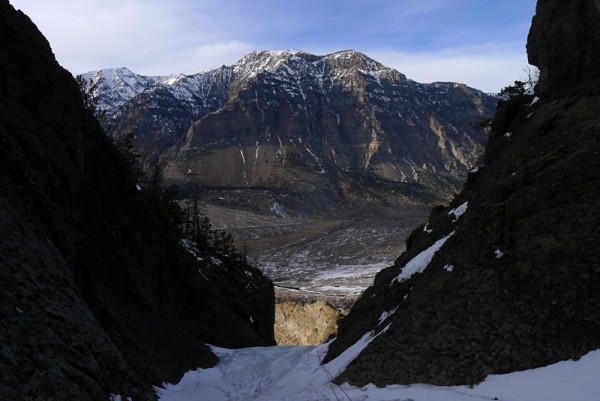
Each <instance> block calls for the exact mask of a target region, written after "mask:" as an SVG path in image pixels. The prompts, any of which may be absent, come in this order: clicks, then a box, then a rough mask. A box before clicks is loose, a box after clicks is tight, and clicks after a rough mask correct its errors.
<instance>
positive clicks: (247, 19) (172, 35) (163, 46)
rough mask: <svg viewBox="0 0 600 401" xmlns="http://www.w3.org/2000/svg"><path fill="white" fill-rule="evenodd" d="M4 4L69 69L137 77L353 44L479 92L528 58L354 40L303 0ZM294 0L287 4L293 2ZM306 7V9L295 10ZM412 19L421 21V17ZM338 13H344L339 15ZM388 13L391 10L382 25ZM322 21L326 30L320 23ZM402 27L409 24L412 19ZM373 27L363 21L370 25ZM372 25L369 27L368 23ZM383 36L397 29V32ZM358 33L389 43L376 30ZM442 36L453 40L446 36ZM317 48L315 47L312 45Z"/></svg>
mask: <svg viewBox="0 0 600 401" xmlns="http://www.w3.org/2000/svg"><path fill="white" fill-rule="evenodd" d="M315 1H316V0H315ZM465 1H466V0H452V1H450V0H432V1H431V2H422V1H420V0H407V1H406V2H403V3H402V5H396V4H390V3H389V2H385V7H389V10H388V8H385V7H384V5H383V3H384V1H383V0H377V4H379V5H380V6H381V7H383V8H382V10H384V9H385V10H388V11H389V12H390V13H392V14H393V12H395V11H394V10H396V11H397V10H401V11H402V14H403V15H406V14H409V15H411V16H417V15H421V17H422V16H423V15H431V16H433V15H436V16H439V15H445V14H443V12H440V10H441V9H443V8H445V7H449V6H450V5H451V6H453V7H454V6H456V5H457V2H458V3H465ZM11 2H12V4H13V5H14V6H15V7H16V8H22V9H23V11H24V12H25V13H26V14H27V15H29V16H30V17H31V19H32V20H33V21H34V22H35V23H36V24H37V25H38V27H39V28H40V30H41V31H42V33H43V34H44V35H45V36H46V37H47V39H48V41H49V42H50V44H51V46H52V48H53V50H54V52H55V54H56V57H57V59H58V61H59V62H60V63H61V64H62V65H63V66H64V67H65V68H67V69H69V70H70V71H71V72H73V73H83V72H87V71H90V70H94V69H98V68H104V67H128V68H130V69H131V70H133V71H135V72H137V73H140V74H145V75H163V74H170V73H187V74H192V73H197V72H200V71H206V70H209V69H212V68H217V67H219V66H221V65H223V64H225V65H230V64H232V63H234V62H235V61H237V60H238V59H239V58H241V57H242V56H243V55H245V54H246V53H248V52H250V51H251V50H254V49H256V48H260V49H265V47H268V46H275V47H277V48H291V47H296V48H298V49H299V50H304V51H308V52H313V53H316V54H326V53H330V52H333V51H337V50H343V49H345V48H354V49H355V50H359V51H363V52H364V53H366V54H367V55H368V56H370V57H372V58H374V59H375V60H377V61H380V62H381V63H383V64H385V65H387V66H389V67H393V68H396V69H397V70H399V71H400V72H402V73H404V74H406V75H407V76H408V77H409V78H411V79H414V80H415V81H418V82H432V81H456V82H462V83H466V84H467V85H469V86H473V87H475V88H478V89H482V90H484V91H486V92H495V91H498V90H499V89H500V88H501V87H503V86H506V85H508V84H510V83H511V82H513V81H514V80H515V79H518V78H520V77H523V75H524V73H523V71H522V69H523V67H524V66H525V65H526V64H527V61H526V57H525V49H524V45H523V44H519V43H517V44H514V43H513V44H504V45H498V44H489V45H485V46H483V45H481V46H478V47H476V48H466V49H465V48H455V49H446V50H441V51H430V52H428V53H423V52H418V51H419V50H413V49H415V48H416V49H419V48H420V49H423V48H425V47H415V46H416V45H415V44H410V48H406V47H405V45H406V44H404V45H401V46H403V48H406V51H399V50H398V48H392V49H382V48H375V47H373V46H374V45H373V42H368V43H367V42H365V43H363V39H365V38H366V36H368V35H366V36H364V35H363V36H361V35H359V36H358V37H354V36H349V37H345V36H344V32H347V31H346V30H345V29H346V28H345V27H346V25H344V27H341V26H337V25H335V23H336V21H337V20H335V19H333V20H330V19H325V20H320V19H319V18H320V17H319V18H316V19H315V18H313V17H317V16H316V15H313V13H314V10H313V11H310V10H309V11H306V9H305V7H302V6H300V5H298V4H296V3H290V4H291V5H290V4H287V3H286V4H283V3H280V2H275V1H274V0H260V1H259V0H256V2H254V3H251V2H245V1H240V0H228V1H227V2H223V1H216V0H127V1H123V0H78V1H76V2H74V1H71V0H53V1H47V0H11ZM357 3H358V4H360V5H361V6H362V7H363V8H358V9H357V10H359V11H360V10H363V11H364V3H362V2H357ZM293 4H296V5H295V6H294V7H292V5H293ZM319 4H320V3H319ZM323 4H324V7H325V5H327V6H328V7H330V8H331V7H333V3H327V2H325V3H323ZM349 4H350V5H351V4H352V2H350V3H349ZM377 9H379V8H377ZM357 10H354V11H347V13H348V15H346V17H348V18H350V19H351V20H352V18H355V17H356V18H358V16H356V15H355V13H356V12H358V11H357ZM366 10H367V11H368V10H370V8H367V9H366ZM305 12H306V13H308V14H307V15H304V14H303V13H305ZM345 12H346V11H345ZM382 12H383V11H382ZM342 14H343V13H342ZM344 15H345V14H344ZM311 16H312V17H311ZM371 17H373V16H371ZM375 17H377V18H375V20H376V21H377V23H379V26H382V28H381V29H382V35H383V33H384V32H386V30H385V29H384V27H383V25H385V24H384V21H381V18H380V17H381V16H380V15H379V14H377V15H375ZM373 18H374V17H373ZM415 20H418V21H421V22H422V21H427V20H428V18H425V19H424V20H423V19H419V18H416V19H415ZM311 21H312V25H311ZM342 21H345V20H344V19H343V18H342ZM394 21H395V19H394V18H392V19H389V20H387V23H388V24H389V23H391V22H394ZM337 22H338V23H339V21H337ZM346 22H347V21H346ZM368 22H369V21H366V23H368ZM315 23H316V24H318V26H315V25H314V24H315ZM371 23H373V21H371ZM331 24H333V25H331ZM396 25H399V26H401V27H402V26H404V25H407V22H406V21H405V23H400V22H398V23H395V22H394V26H396ZM323 26H326V28H327V29H320V28H323ZM367 26H369V27H370V26H371V25H368V24H367ZM319 27H320V28H319ZM407 27H412V28H411V29H414V28H415V27H414V26H413V25H411V24H408V25H407ZM373 29H374V28H369V31H370V30H373ZM288 31H290V32H288ZM296 31H297V32H296ZM374 32H375V33H377V30H376V29H375V30H374ZM388 33H389V32H388ZM286 35H291V36H286ZM391 35H392V37H403V34H400V33H398V32H393V33H392V34H391ZM446 35H447V36H448V34H446ZM450 36H451V35H450ZM418 39H419V40H420V42H419V43H420V45H419V46H421V45H423V43H424V41H425V37H419V36H418ZM365 40H374V43H379V44H381V43H389V41H387V40H385V39H383V38H379V37H378V36H377V35H375V36H374V37H373V38H371V39H365ZM448 40H449V42H451V43H456V40H454V39H453V38H452V40H450V39H448ZM397 45H399V44H397ZM319 46H322V47H321V48H320V49H319V48H315V47H319ZM336 46H337V47H336ZM423 46H424V45H423ZM457 46H460V44H458V45H457ZM515 49H516V50H515Z"/></svg>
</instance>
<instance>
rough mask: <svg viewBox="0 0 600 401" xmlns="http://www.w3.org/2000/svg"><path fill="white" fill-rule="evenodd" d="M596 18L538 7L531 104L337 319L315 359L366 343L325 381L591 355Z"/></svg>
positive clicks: (482, 370)
mask: <svg viewBox="0 0 600 401" xmlns="http://www.w3.org/2000/svg"><path fill="white" fill-rule="evenodd" d="M598 18H599V13H598V9H597V2H595V1H592V0H586V1H578V2H568V3H566V2H561V1H558V0H540V1H539V2H538V7H537V15H536V17H535V21H534V24H533V28H532V31H531V34H530V37H529V43H528V49H529V54H530V59H531V60H532V61H533V62H535V63H537V64H538V66H539V67H540V68H541V71H542V74H541V81H540V83H539V85H538V86H537V87H536V93H537V94H538V95H539V96H540V97H541V99H539V98H537V97H536V98H534V96H517V97H514V98H512V99H511V100H509V101H508V102H506V103H504V104H503V105H501V106H500V107H499V111H498V113H497V115H496V117H495V119H494V122H493V126H492V133H491V137H490V142H489V143H488V146H487V150H486V157H485V162H484V164H482V165H481V166H479V167H478V168H477V169H475V170H474V171H472V172H471V174H469V177H468V181H467V183H466V185H465V187H464V189H463V191H462V192H461V193H460V194H459V195H458V196H457V197H456V198H455V199H454V201H453V202H452V203H451V204H450V206H448V207H446V208H443V207H438V208H435V209H434V210H433V211H432V214H431V216H430V218H429V222H428V224H427V225H425V226H423V227H420V228H418V229H417V230H416V231H414V232H413V234H412V235H411V236H410V237H409V239H408V241H407V249H408V250H407V252H405V253H404V254H403V255H402V256H401V257H400V258H399V259H398V260H397V262H396V264H395V266H392V267H390V268H388V269H385V270H383V271H382V272H380V273H379V274H378V276H377V278H376V280H375V284H374V285H373V286H372V287H370V288H369V289H368V290H367V291H365V293H364V295H363V296H362V297H361V299H360V300H359V301H358V302H357V304H356V305H355V306H354V307H353V308H352V310H351V312H350V314H349V316H348V317H346V318H345V319H344V320H343V322H342V324H341V327H340V330H339V337H338V339H337V340H336V341H335V342H334V343H333V344H332V346H331V347H330V351H329V354H328V355H327V358H326V359H327V360H329V359H332V358H333V357H335V356H336V355H339V354H340V353H341V352H342V351H343V350H344V349H346V348H347V347H348V346H350V345H352V344H353V343H354V342H356V341H357V340H358V339H359V338H361V337H362V336H363V335H364V334H365V333H368V332H369V331H372V334H373V335H375V334H377V333H379V336H378V337H376V338H375V339H374V340H373V341H372V342H371V343H370V344H369V345H368V346H367V348H366V349H365V350H364V351H363V352H362V353H361V354H360V355H359V356H358V357H357V359H355V360H354V361H353V362H352V363H351V364H350V365H349V366H348V368H347V369H346V371H345V372H344V373H342V375H341V376H340V377H338V379H337V380H338V381H340V382H343V381H350V382H351V383H353V384H357V385H363V384H367V383H370V382H372V383H375V384H377V385H385V384H390V383H418V382H427V383H434V384H440V385H453V384H471V383H477V382H479V381H481V380H482V379H483V378H484V377H485V376H486V375H488V374H491V373H504V372H510V371H517V370H524V369H529V368H534V367H539V366H543V365H547V364H551V363H553V362H556V361H559V360H565V359H577V358H579V357H580V356H582V355H583V354H585V353H587V352H588V351H590V350H593V349H597V348H599V347H600V323H599V322H600V311H599V310H598V308H597V307H596V305H598V303H599V302H600V291H599V289H600V275H599V273H600V252H599V249H600V228H599V224H598V216H599V215H600V205H599V204H598V202H597V199H598V198H599V196H600V179H599V175H598V173H597V172H598V171H600V170H599V169H600V157H599V156H600V118H599V117H598V116H599V115H600V114H599V112H600V106H599V105H600V90H599V87H598V86H597V85H596V79H597V73H598V69H597V67H596V66H595V64H594V63H592V60H598V57H600V47H598V46H597V42H596V41H597V36H596V34H594V33H593V32H596V29H597V27H598V26H599V25H598ZM583 33H585V35H584V34H583ZM567 54H568V55H569V56H568V57H567V56H566V55H567ZM588 61H589V62H588ZM555 62H556V63H558V64H555ZM567 72H568V74H567Z"/></svg>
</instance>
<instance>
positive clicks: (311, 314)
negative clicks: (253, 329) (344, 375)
mask: <svg viewBox="0 0 600 401" xmlns="http://www.w3.org/2000/svg"><path fill="white" fill-rule="evenodd" d="M341 315H342V312H341V311H340V310H338V309H335V308H334V307H332V306H331V305H329V304H328V303H327V302H325V301H317V302H314V303H312V304H307V305H302V304H299V303H296V302H283V303H279V304H277V305H275V341H277V345H320V344H323V343H325V342H327V341H329V339H330V338H331V337H332V336H333V335H335V333H336V332H337V322H338V319H339V318H340V316H341Z"/></svg>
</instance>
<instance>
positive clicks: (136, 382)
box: [0, 0, 274, 401]
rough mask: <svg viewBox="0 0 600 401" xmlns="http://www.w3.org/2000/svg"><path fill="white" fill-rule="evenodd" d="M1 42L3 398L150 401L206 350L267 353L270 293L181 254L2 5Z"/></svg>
mask: <svg viewBox="0 0 600 401" xmlns="http://www.w3.org/2000/svg"><path fill="white" fill-rule="evenodd" d="M0 38H1V39H2V46H1V47H0V399H3V400H9V399H15V400H16V399H21V400H34V399H35V400H41V399H53V400H73V399H77V400H84V401H86V400H102V401H105V400H107V399H109V395H110V394H111V393H112V394H120V395H122V396H123V397H126V396H128V397H132V398H133V399H135V400H139V399H144V400H151V399H154V398H155V395H154V392H153V390H152V387H151V386H152V385H160V384H161V383H163V382H175V381H177V380H178V379H179V378H180V376H181V375H182V374H183V373H184V372H185V371H187V370H189V369H193V368H197V367H209V366H212V365H213V364H215V363H216V362H217V358H216V357H215V356H214V355H213V354H212V352H211V351H210V349H209V348H208V347H207V346H206V345H205V344H204V342H210V343H213V344H218V343H220V345H221V346H227V347H240V346H256V345H270V344H274V338H273V329H272V327H273V321H274V312H273V310H274V295H273V286H272V283H271V282H270V281H269V280H268V279H266V278H265V277H264V276H262V274H261V273H260V272H259V271H258V270H257V269H254V268H252V267H250V266H247V265H245V264H243V263H227V262H223V261H217V260H212V261H211V259H210V258H209V255H208V254H205V252H202V250H199V251H198V253H197V254H196V255H195V256H196V257H194V255H192V254H190V253H189V252H187V251H185V250H184V249H183V248H182V247H181V246H180V244H179V242H178V241H177V239H176V238H175V237H174V236H173V233H172V231H171V229H170V226H169V224H168V219H167V218H166V216H165V214H164V212H163V209H161V206H160V204H159V203H158V202H157V201H156V198H154V197H152V196H151V194H149V193H147V192H145V191H139V190H137V189H136V185H135V182H134V181H133V180H132V179H131V178H130V176H129V175H128V174H126V173H124V171H125V170H126V168H127V167H126V162H125V161H124V160H123V157H122V156H121V155H120V153H119V152H118V151H117V150H116V149H115V147H114V146H113V145H112V143H111V141H110V139H108V138H107V136H106V135H105V134H104V133H103V131H102V129H101V127H100V125H99V123H98V122H97V120H96V119H95V118H94V117H93V116H92V115H91V113H90V112H89V111H87V110H86V109H85V107H84V104H83V101H82V99H81V96H80V92H79V88H78V85H77V83H76V82H75V80H74V79H73V77H72V76H71V74H70V73H69V72H68V71H66V70H64V69H62V68H61V67H60V66H59V65H58V64H57V62H56V61H55V58H54V55H53V54H52V51H51V49H50V46H49V44H48V42H47V41H46V40H45V39H44V37H43V36H42V34H41V33H40V32H39V31H38V30H37V28H36V27H35V25H34V24H33V23H32V22H31V21H30V20H29V19H28V18H27V17H26V16H25V15H24V14H23V13H21V12H18V11H15V9H14V8H13V7H12V6H11V5H10V4H9V3H8V1H7V0H0ZM198 259H203V260H202V261H199V260H198Z"/></svg>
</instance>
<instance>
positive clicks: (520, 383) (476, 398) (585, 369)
mask: <svg viewBox="0 0 600 401" xmlns="http://www.w3.org/2000/svg"><path fill="white" fill-rule="evenodd" d="M388 327H389V326H388ZM374 338H375V337H374V336H373V333H372V332H369V333H367V334H365V335H364V336H363V337H362V338H361V339H360V340H359V341H358V342H357V343H356V344H355V345H353V346H352V347H350V348H349V349H348V350H347V351H346V352H344V353H343V354H342V355H340V356H339V357H338V358H336V359H334V360H333V361H331V362H329V363H327V364H325V365H323V366H321V365H320V364H319V361H320V360H321V358H322V357H323V356H324V355H325V353H326V352H327V346H328V345H321V346H318V347H299V346H298V347H258V348H244V349H237V350H228V349H222V348H213V351H214V352H215V353H216V354H217V355H218V356H219V358H220V362H219V363H218V364H217V365H216V366H215V367H214V368H212V369H199V370H196V371H190V372H188V373H186V374H185V375H184V376H183V378H182V379H181V381H180V382H179V383H178V384H169V385H166V386H165V388H164V389H163V388H157V389H156V390H157V393H158V395H159V399H160V400H161V401H198V400H207V401H250V400H256V401H275V400H277V401H279V400H285V401H315V400H320V401H339V400H345V401H346V400H352V401H408V400H413V401H483V400H487V401H489V400H494V399H497V400H501V401H566V400H568V401H592V400H600V381H599V380H598V372H599V371H600V350H597V351H592V352H590V353H589V354H587V355H585V356H583V357H582V358H581V359H580V360H578V361H564V362H559V363H556V364H554V365H550V366H547V367H544V368H539V369H532V370H527V371H523V372H515V373H510V374H505V375H494V376H488V378H487V379H486V380H485V381H484V382H482V383H481V384H479V385H477V386H474V387H473V388H470V387H467V386H455V387H438V386H432V385H427V384H413V385H409V386H406V385H390V386H387V387H384V388H378V387H375V386H374V385H372V384H371V385H367V386H365V387H362V388H359V387H353V386H350V385H348V384H343V385H342V386H341V387H339V386H336V385H334V384H331V382H330V377H332V376H336V375H337V374H339V373H340V372H341V371H342V370H343V369H344V368H345V367H346V366H347V365H348V363H350V362H351V361H352V360H353V359H354V358H355V357H356V356H357V355H358V354H359V353H360V352H361V351H362V350H363V349H364V348H365V347H366V346H367V345H368V344H369V343H370V342H371V341H372V340H373V339H374Z"/></svg>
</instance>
